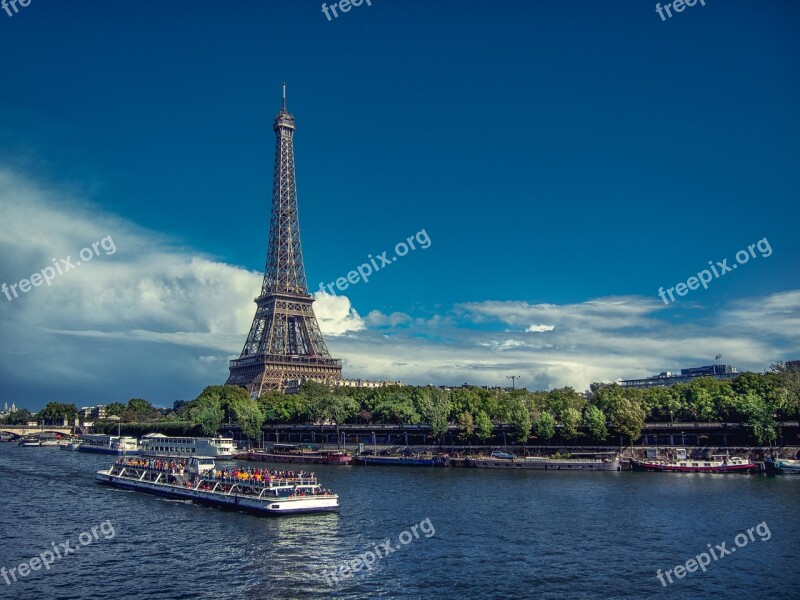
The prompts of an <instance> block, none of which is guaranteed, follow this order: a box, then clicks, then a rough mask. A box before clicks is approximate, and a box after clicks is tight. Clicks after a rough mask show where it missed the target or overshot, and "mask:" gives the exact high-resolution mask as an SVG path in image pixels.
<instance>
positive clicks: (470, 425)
mask: <svg viewBox="0 0 800 600" xmlns="http://www.w3.org/2000/svg"><path fill="white" fill-rule="evenodd" d="M458 426H459V427H460V428H461V432H460V433H459V434H458V437H460V438H461V440H462V441H464V442H467V443H469V441H470V440H471V439H472V436H473V435H475V421H474V419H473V418H472V413H469V412H467V411H464V412H462V413H461V414H460V415H458Z"/></svg>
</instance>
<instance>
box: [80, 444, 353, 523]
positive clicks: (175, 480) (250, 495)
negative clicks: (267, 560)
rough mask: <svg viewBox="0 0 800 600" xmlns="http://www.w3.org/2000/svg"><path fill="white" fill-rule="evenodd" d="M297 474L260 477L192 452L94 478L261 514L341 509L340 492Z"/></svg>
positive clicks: (118, 467) (133, 462)
mask: <svg viewBox="0 0 800 600" xmlns="http://www.w3.org/2000/svg"><path fill="white" fill-rule="evenodd" d="M233 473H236V475H235V476H234V475H233ZM295 475H296V474H288V475H287V474H286V473H284V474H283V476H280V477H279V476H269V477H262V476H258V477H257V476H255V475H254V474H250V473H246V472H245V471H231V470H228V471H225V472H221V471H217V470H216V465H215V462H214V459H213V458H211V457H203V456H194V457H192V458H190V459H188V460H187V461H161V460H147V459H144V458H120V459H118V460H117V461H116V462H115V463H114V464H113V465H112V466H111V467H110V468H108V469H105V470H102V471H98V472H97V476H96V477H95V479H96V481H97V482H99V483H101V484H105V485H110V486H113V487H117V488H122V489H129V490H135V491H138V492H146V493H149V494H155V495H159V496H165V497H168V498H180V499H185V500H192V501H194V502H198V503H201V504H208V505H212V506H217V507H221V508H230V509H234V510H242V511H248V512H253V513H257V514H270V515H284V514H294V513H314V512H330V511H335V510H338V508H339V496H337V495H336V494H334V493H333V492H331V491H329V490H325V489H323V488H322V486H321V485H320V484H319V483H318V482H317V479H316V477H314V476H313V474H310V473H302V474H299V475H297V476H295Z"/></svg>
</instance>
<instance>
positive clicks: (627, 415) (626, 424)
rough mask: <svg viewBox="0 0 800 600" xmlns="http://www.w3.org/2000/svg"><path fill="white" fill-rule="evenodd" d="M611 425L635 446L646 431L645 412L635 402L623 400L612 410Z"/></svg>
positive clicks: (628, 399) (627, 399)
mask: <svg viewBox="0 0 800 600" xmlns="http://www.w3.org/2000/svg"><path fill="white" fill-rule="evenodd" d="M611 423H612V424H613V425H614V427H615V428H616V429H617V431H619V432H620V433H621V434H622V435H624V436H626V437H627V438H628V439H629V440H630V443H631V444H633V442H635V441H636V440H638V439H639V437H640V436H641V435H642V429H644V410H642V407H641V406H639V404H638V403H637V402H636V401H635V400H632V399H630V398H621V399H620V400H619V401H618V402H616V403H615V405H614V407H613V409H612V412H611Z"/></svg>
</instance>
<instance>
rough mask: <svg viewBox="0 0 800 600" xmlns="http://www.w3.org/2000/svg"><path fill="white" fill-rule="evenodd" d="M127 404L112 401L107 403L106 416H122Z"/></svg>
mask: <svg viewBox="0 0 800 600" xmlns="http://www.w3.org/2000/svg"><path fill="white" fill-rule="evenodd" d="M126 408H127V407H126V406H125V405H124V404H123V403H122V402H112V403H110V404H106V417H111V416H115V417H121V416H122V415H123V413H124V412H125V410H126Z"/></svg>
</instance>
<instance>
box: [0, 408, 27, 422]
mask: <svg viewBox="0 0 800 600" xmlns="http://www.w3.org/2000/svg"><path fill="white" fill-rule="evenodd" d="M3 421H4V422H5V424H6V425H25V424H27V423H28V421H33V415H32V414H31V411H29V410H28V409H27V408H20V409H19V410H15V411H14V412H12V413H10V414H9V415H8V416H7V417H5V419H3Z"/></svg>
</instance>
